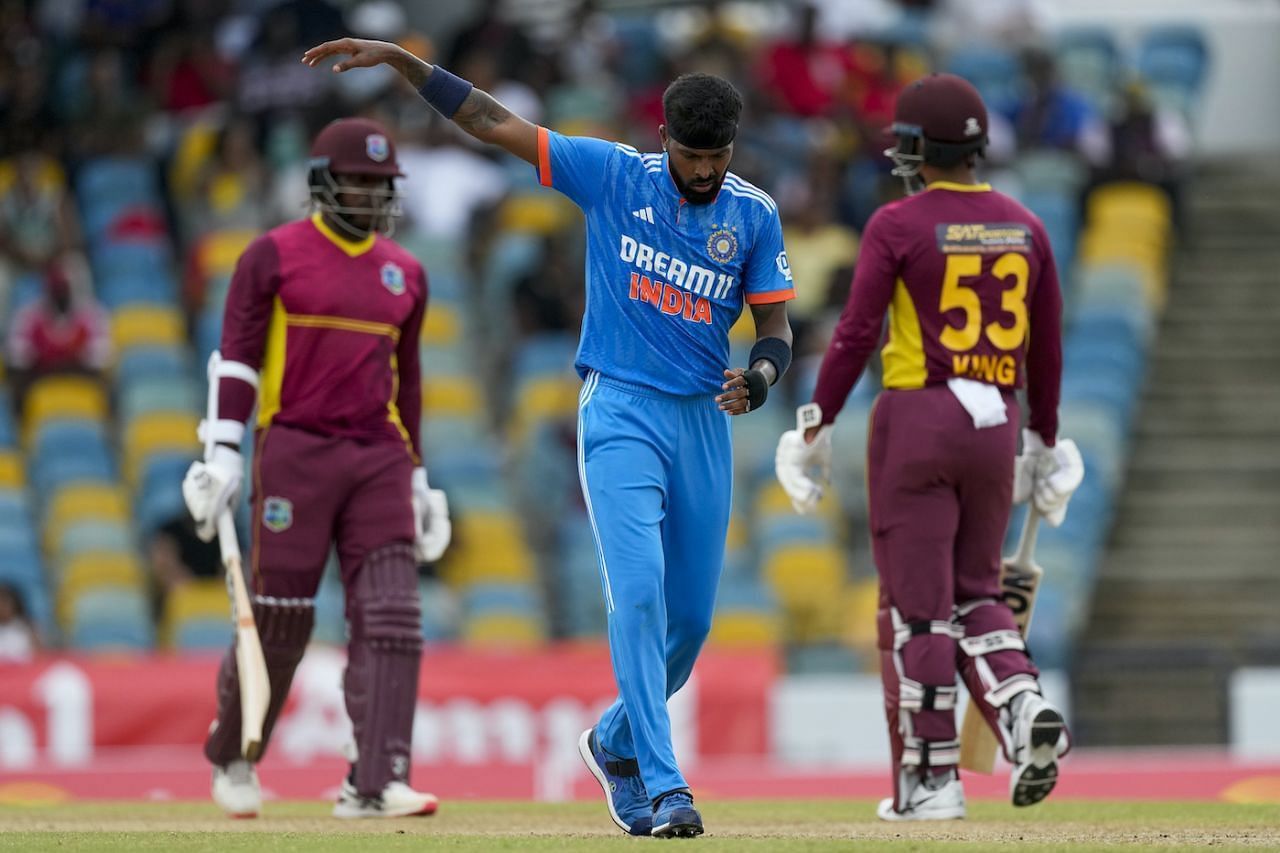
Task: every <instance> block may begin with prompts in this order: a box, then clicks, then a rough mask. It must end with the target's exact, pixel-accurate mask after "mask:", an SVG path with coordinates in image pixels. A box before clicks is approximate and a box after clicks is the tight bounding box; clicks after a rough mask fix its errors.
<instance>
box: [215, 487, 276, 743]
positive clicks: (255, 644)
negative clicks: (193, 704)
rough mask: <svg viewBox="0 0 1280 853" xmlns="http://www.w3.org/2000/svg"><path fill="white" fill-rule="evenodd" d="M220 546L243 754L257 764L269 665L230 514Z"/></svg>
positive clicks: (221, 521)
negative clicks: (233, 632) (233, 635)
mask: <svg viewBox="0 0 1280 853" xmlns="http://www.w3.org/2000/svg"><path fill="white" fill-rule="evenodd" d="M218 545H219V547H220V548H221V550H222V565H223V567H224V568H225V569H226V572H227V593H228V594H229V595H230V596H231V618H232V620H233V621H234V622H235V626H236V669H237V670H238V672H239V676H240V752H241V754H242V755H244V758H245V760H246V761H257V760H258V756H259V755H260V754H261V753H262V723H263V721H264V720H265V719H266V716H267V704H268V703H269V702H270V701H271V684H270V682H268V681H267V662H266V659H265V658H263V656H262V641H261V639H259V637H258V625H257V623H256V622H255V621H254V619H253V608H252V607H251V606H250V604H249V590H248V587H247V586H246V585H245V582H244V571H243V569H242V568H241V565H240V543H239V542H238V541H237V540H236V524H235V521H234V520H233V519H232V517H231V513H230V512H229V511H224V512H222V513H221V514H220V515H219V516H218Z"/></svg>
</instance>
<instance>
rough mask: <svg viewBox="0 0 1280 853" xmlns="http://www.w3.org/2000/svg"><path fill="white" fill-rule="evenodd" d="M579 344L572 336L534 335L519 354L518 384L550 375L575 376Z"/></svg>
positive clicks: (560, 334) (518, 350)
mask: <svg viewBox="0 0 1280 853" xmlns="http://www.w3.org/2000/svg"><path fill="white" fill-rule="evenodd" d="M577 345H578V344H577V341H576V340H575V339H574V338H573V336H572V335H569V334H568V333H546V334H541V335H534V336H532V337H530V338H528V339H527V340H525V341H524V342H523V343H521V344H520V346H519V348H518V349H517V350H516V354H515V369H514V371H513V372H514V374H515V382H516V385H522V384H524V383H526V382H530V381H532V380H535V379H542V378H545V377H548V376H572V375H573V374H572V371H573V357H574V353H575V352H576V351H577Z"/></svg>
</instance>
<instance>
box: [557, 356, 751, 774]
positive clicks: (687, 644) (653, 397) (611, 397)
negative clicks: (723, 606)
mask: <svg viewBox="0 0 1280 853" xmlns="http://www.w3.org/2000/svg"><path fill="white" fill-rule="evenodd" d="M732 451H733V448H732V439H731V434H730V430H729V417H728V415H726V414H725V413H724V412H722V411H720V409H719V407H718V406H717V405H716V402H715V398H714V395H711V394H706V395H698V396H694V397H677V396H673V395H670V394H664V393H662V392H660V391H655V390H653V389H650V388H646V387H644V386H640V385H633V384H630V383H626V382H619V381H616V380H613V379H609V378H608V377H604V376H601V375H600V373H598V372H596V371H592V372H591V373H590V374H589V375H588V376H587V379H586V382H585V383H584V384H583V386H582V394H581V396H580V398H579V405H578V475H579V477H580V478H581V480H582V493H583V497H584V498H585V499H586V503H587V512H588V513H589V514H590V516H591V526H592V530H593V532H594V533H595V540H596V556H597V559H598V562H599V565H600V581H601V585H602V587H603V589H604V601H605V608H606V610H607V611H608V616H609V651H610V655H611V657H612V660H613V672H614V677H615V679H616V680H617V683H618V693H619V696H618V699H617V701H615V702H614V703H613V705H612V706H611V707H610V708H609V709H608V710H607V711H605V713H604V716H603V717H602V718H601V720H600V725H599V729H598V731H597V734H598V737H599V740H600V744H601V746H603V747H604V749H605V750H606V751H608V752H610V753H612V754H613V755H615V756H618V757H621V758H630V757H632V756H634V757H635V759H636V761H637V763H638V764H639V767H640V778H641V779H642V780H643V781H644V784H645V788H646V790H647V791H648V793H649V796H650V798H656V797H658V796H661V795H662V794H665V793H666V792H668V791H672V790H675V789H677V788H684V787H688V785H687V783H686V782H685V779H684V776H683V775H682V774H681V773H680V769H679V767H677V766H676V758H675V752H674V750H673V748H672V744H671V718H670V716H669V715H668V713H667V699H668V698H670V697H671V696H672V695H673V694H674V693H675V692H676V691H677V690H679V689H680V688H681V687H682V686H683V685H684V683H685V682H686V681H688V680H689V674H690V672H692V671H693V663H694V661H695V660H696V659H697V657H698V652H699V650H700V649H701V648H702V644H703V642H704V641H705V640H706V637H707V633H708V632H709V631H710V630H711V616H712V612H713V611H714V610H715V599H716V587H717V586H718V585H719V583H720V572H721V569H722V568H723V566H724V544H725V536H726V534H727V533H728V529H729V505H730V500H731V497H732V493H733V452H732Z"/></svg>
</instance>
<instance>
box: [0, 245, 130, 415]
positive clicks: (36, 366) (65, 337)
mask: <svg viewBox="0 0 1280 853" xmlns="http://www.w3.org/2000/svg"><path fill="white" fill-rule="evenodd" d="M73 277H78V276H74V274H73V272H72V271H71V270H69V269H68V268H67V265H65V264H63V263H52V264H50V265H49V267H48V268H47V269H46V271H45V279H44V293H43V295H42V296H41V298H40V299H39V300H37V301H36V302H33V303H32V304H30V305H28V306H26V307H25V308H23V309H21V310H20V311H18V313H17V314H16V315H15V316H14V318H13V324H12V326H11V327H10V329H9V340H8V346H7V347H6V351H7V356H8V367H9V379H10V383H11V384H12V386H13V388H14V392H15V394H14V396H15V398H17V399H19V400H20V399H21V398H22V396H23V393H24V392H25V390H26V387H27V386H28V385H29V384H30V383H31V381H32V380H34V379H36V378H38V377H40V376H45V375H48V374H51V373H90V374H97V373H99V372H100V371H102V370H103V369H104V368H105V367H106V366H107V363H108V361H109V360H110V357H111V334H110V327H109V324H108V321H107V315H106V313H105V312H104V311H103V310H102V308H101V307H100V306H99V305H98V304H97V302H96V301H94V299H93V296H92V295H91V294H90V293H89V289H88V286H87V283H85V282H83V280H82V281H80V282H78V283H77V282H75V281H73Z"/></svg>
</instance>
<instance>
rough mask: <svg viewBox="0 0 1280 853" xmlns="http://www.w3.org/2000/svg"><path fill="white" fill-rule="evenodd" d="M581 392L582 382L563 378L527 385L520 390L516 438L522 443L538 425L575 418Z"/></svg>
mask: <svg viewBox="0 0 1280 853" xmlns="http://www.w3.org/2000/svg"><path fill="white" fill-rule="evenodd" d="M581 390H582V386H581V385H580V384H579V383H578V382H575V381H574V380H572V379H569V378H566V377H564V376H559V375H557V376H552V377H547V378H545V379H533V380H530V381H529V382H526V383H525V384H524V385H522V386H521V387H520V388H519V389H518V390H517V391H516V407H515V416H514V419H513V421H512V424H513V426H512V430H513V435H512V439H513V440H515V441H516V442H517V443H519V442H521V441H523V440H524V438H525V437H526V436H527V435H528V434H529V431H530V430H532V429H533V428H534V427H535V426H536V425H537V424H539V423H542V422H543V421H545V420H548V419H551V418H562V417H570V416H572V415H573V413H574V412H575V411H577V408H578V393H579V392H580V391H581Z"/></svg>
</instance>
